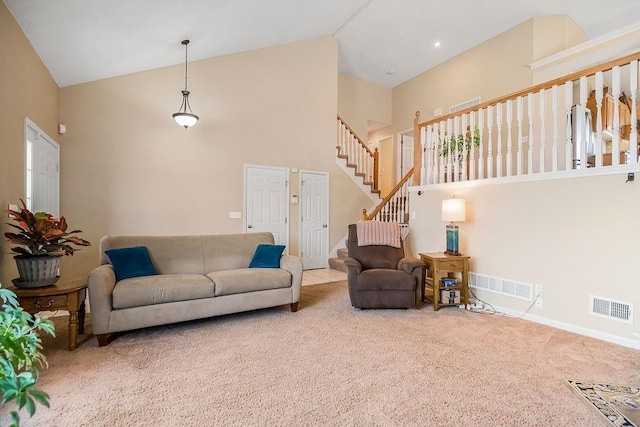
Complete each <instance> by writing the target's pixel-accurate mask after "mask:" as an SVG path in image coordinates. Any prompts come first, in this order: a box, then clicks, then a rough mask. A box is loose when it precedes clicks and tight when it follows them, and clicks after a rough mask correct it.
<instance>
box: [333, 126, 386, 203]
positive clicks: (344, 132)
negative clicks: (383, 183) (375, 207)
mask: <svg viewBox="0 0 640 427" xmlns="http://www.w3.org/2000/svg"><path fill="white" fill-rule="evenodd" d="M337 141H338V143H337V145H336V150H338V153H337V156H338V159H343V160H345V162H346V165H345V166H346V168H347V169H348V170H349V171H345V172H347V174H349V175H351V176H352V177H355V178H357V179H356V180H355V181H356V182H357V183H359V184H361V185H363V186H365V187H367V190H366V191H368V192H369V193H371V194H373V195H374V196H375V197H376V199H375V200H379V198H380V189H379V188H378V149H377V148H376V149H375V150H374V151H371V150H370V149H369V147H367V144H365V143H364V141H362V139H360V137H359V136H358V135H356V133H355V132H354V131H353V129H351V127H350V126H349V125H348V124H346V123H345V121H344V120H343V119H342V117H340V116H339V115H338V136H337Z"/></svg>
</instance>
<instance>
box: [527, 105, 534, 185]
mask: <svg viewBox="0 0 640 427" xmlns="http://www.w3.org/2000/svg"><path fill="white" fill-rule="evenodd" d="M527 117H528V118H529V136H528V144H529V150H528V154H527V174H529V175H531V174H533V173H534V171H533V118H534V117H535V114H534V111H533V93H530V94H528V95H527Z"/></svg>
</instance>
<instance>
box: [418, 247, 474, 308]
mask: <svg viewBox="0 0 640 427" xmlns="http://www.w3.org/2000/svg"><path fill="white" fill-rule="evenodd" d="M420 258H421V259H422V261H423V262H424V263H425V264H426V265H427V274H426V277H425V283H424V293H423V295H424V301H425V302H427V301H430V302H433V309H434V310H435V311H437V310H438V309H439V308H440V307H443V306H457V305H461V304H462V305H466V304H468V303H469V258H470V257H468V256H465V255H460V256H454V255H445V254H443V253H440V252H429V253H421V254H420ZM443 278H450V279H455V280H456V282H455V284H453V285H451V286H444V285H443V284H442V282H441V280H442V279H443ZM442 291H445V293H446V292H450V291H457V292H459V293H460V300H459V301H443V300H442V298H441V293H442Z"/></svg>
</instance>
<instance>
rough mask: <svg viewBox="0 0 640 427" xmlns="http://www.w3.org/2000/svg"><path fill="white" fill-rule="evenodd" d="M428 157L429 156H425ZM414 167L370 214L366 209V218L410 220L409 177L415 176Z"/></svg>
mask: <svg viewBox="0 0 640 427" xmlns="http://www.w3.org/2000/svg"><path fill="white" fill-rule="evenodd" d="M425 157H428V156H425ZM413 170H414V168H411V170H410V171H409V172H407V174H406V175H405V176H404V177H402V179H401V180H400V182H399V183H398V184H396V186H395V187H394V188H393V189H392V190H391V191H390V192H389V194H388V195H387V196H386V197H385V198H384V199H383V200H382V201H381V202H380V204H378V206H376V207H375V208H374V209H373V210H372V211H371V213H370V214H367V211H366V209H365V210H364V211H363V219H364V220H372V219H373V220H377V221H385V222H399V223H400V224H406V223H408V222H409V186H410V185H411V181H410V179H409V178H411V177H412V176H413Z"/></svg>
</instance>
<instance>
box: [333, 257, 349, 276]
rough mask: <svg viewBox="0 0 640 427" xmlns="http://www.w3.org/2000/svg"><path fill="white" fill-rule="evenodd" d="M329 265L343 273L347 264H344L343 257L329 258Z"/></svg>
mask: <svg viewBox="0 0 640 427" xmlns="http://www.w3.org/2000/svg"><path fill="white" fill-rule="evenodd" d="M329 267H330V268H332V269H334V270H338V271H342V272H345V273H346V272H347V266H346V265H344V259H339V258H329Z"/></svg>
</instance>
